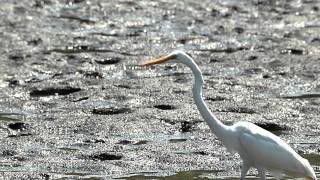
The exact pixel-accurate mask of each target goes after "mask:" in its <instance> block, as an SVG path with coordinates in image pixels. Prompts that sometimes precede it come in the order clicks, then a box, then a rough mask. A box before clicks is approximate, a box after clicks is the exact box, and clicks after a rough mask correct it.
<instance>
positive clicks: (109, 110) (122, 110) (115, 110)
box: [91, 107, 133, 115]
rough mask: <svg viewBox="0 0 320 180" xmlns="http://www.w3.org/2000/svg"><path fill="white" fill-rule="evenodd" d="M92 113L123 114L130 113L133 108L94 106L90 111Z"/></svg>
mask: <svg viewBox="0 0 320 180" xmlns="http://www.w3.org/2000/svg"><path fill="white" fill-rule="evenodd" d="M91 112H92V113H93V114H99V115H113V114H124V113H132V112H133V110H132V109H130V108H125V107H124V108H117V107H112V108H95V109H93V110H92V111H91Z"/></svg>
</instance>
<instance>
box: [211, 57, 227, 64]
mask: <svg viewBox="0 0 320 180" xmlns="http://www.w3.org/2000/svg"><path fill="white" fill-rule="evenodd" d="M223 61H224V60H223V59H222V58H216V57H214V58H213V57H212V58H210V61H209V62H210V63H218V62H223Z"/></svg>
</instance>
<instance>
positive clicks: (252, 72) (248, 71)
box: [244, 68, 263, 74]
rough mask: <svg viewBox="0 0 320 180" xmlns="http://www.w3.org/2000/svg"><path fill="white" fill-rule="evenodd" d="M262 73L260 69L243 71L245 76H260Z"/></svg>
mask: <svg viewBox="0 0 320 180" xmlns="http://www.w3.org/2000/svg"><path fill="white" fill-rule="evenodd" d="M262 72H263V70H262V69H261V68H249V69H245V70H244V73H245V74H260V73H262Z"/></svg>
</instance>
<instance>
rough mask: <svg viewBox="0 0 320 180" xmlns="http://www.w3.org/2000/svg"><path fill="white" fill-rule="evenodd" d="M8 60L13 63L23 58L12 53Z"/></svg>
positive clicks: (18, 54)
mask: <svg viewBox="0 0 320 180" xmlns="http://www.w3.org/2000/svg"><path fill="white" fill-rule="evenodd" d="M8 58H9V59H10V60H13V61H23V60H24V58H25V56H24V55H22V54H20V53H13V54H10V55H9V57H8Z"/></svg>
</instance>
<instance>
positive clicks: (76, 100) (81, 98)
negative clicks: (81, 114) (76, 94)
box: [72, 96, 89, 102]
mask: <svg viewBox="0 0 320 180" xmlns="http://www.w3.org/2000/svg"><path fill="white" fill-rule="evenodd" d="M88 99H89V97H88V96H85V97H80V98H77V99H74V100H72V102H80V101H85V100H88Z"/></svg>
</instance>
